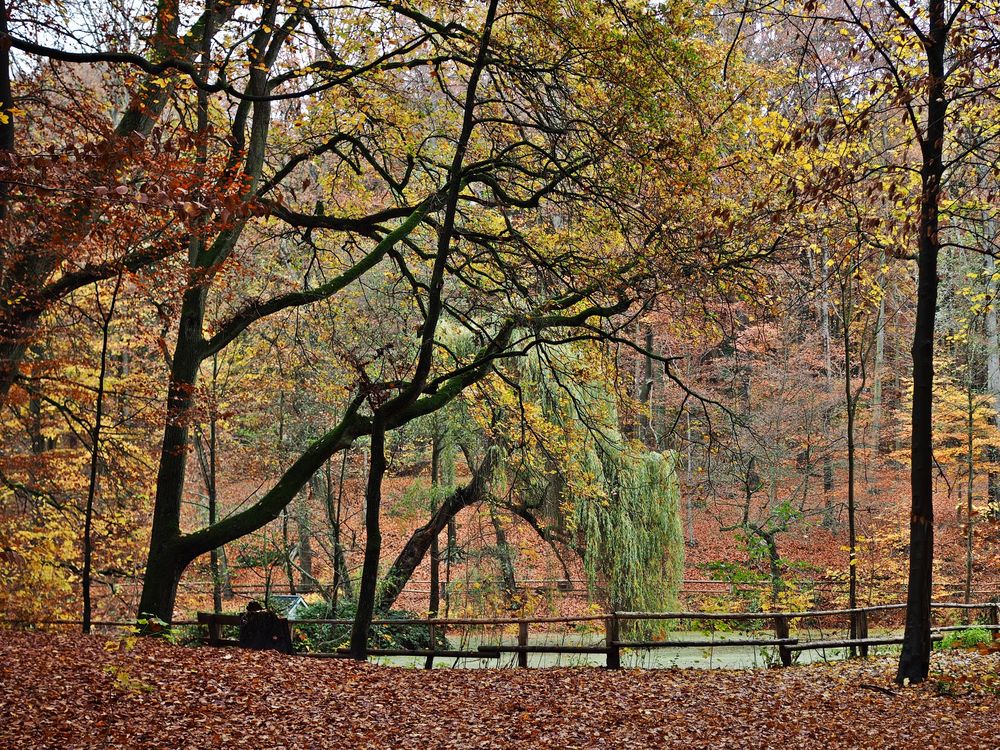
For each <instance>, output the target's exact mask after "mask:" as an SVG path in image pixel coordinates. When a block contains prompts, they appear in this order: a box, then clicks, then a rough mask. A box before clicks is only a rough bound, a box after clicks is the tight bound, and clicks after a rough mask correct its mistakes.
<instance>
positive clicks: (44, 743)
mask: <svg viewBox="0 0 1000 750" xmlns="http://www.w3.org/2000/svg"><path fill="white" fill-rule="evenodd" d="M106 640H107V639H106V638H102V637H96V636H95V637H84V636H65V635H61V636H56V635H47V634H39V633H6V634H5V636H4V638H3V639H2V642H0V715H3V716H5V717H7V720H6V721H5V722H2V723H0V747H4V748H7V747H11V748H13V747H23V748H66V749H71V748H125V747H127V748H137V749H140V750H141V749H144V748H187V747H191V748H199V749H200V750H205V749H206V748H221V747H226V748H286V749H287V750H292V749H293V748H302V749H303V750H306V749H309V750H313V749H316V748H392V749H393V750H404V749H405V748H420V749H421V750H423V749H425V748H465V749H468V748H515V747H516V748H640V749H641V748H675V747H676V748H720V749H721V748H753V749H755V750H756V749H763V748H782V750H791V749H793V748H817V747H823V748H824V750H826V749H833V748H880V749H881V748H917V747H919V748H928V749H934V748H992V747H997V736H998V730H1000V719H998V713H1000V711H998V710H1000V698H998V696H997V694H996V692H995V691H994V687H995V681H994V676H995V674H996V672H997V669H998V667H1000V656H998V655H996V654H991V655H987V656H982V655H979V654H976V653H975V652H961V653H940V652H936V653H935V654H934V656H933V660H932V668H933V670H934V674H933V675H932V677H931V679H930V680H928V681H927V682H926V683H924V684H923V685H920V686H917V687H912V688H906V689H903V688H898V687H896V686H895V685H893V684H892V682H891V678H892V675H893V671H894V667H895V664H894V663H893V662H892V661H891V660H885V659H882V660H871V661H854V662H843V663H836V664H831V665H812V666H805V667H795V668H792V669H784V670H755V671H721V670H716V671H707V670H705V671H702V670H649V671H638V670H623V671H617V672H612V671H607V670H604V669H599V668H575V669H573V668H571V669H530V670H515V669H475V670H473V669H469V670H464V669H453V670H435V671H431V672H427V671H422V670H407V669H399V668H390V667H380V666H374V665H370V664H357V663H354V662H348V661H340V660H336V661H333V660H330V661H327V660H315V659H307V658H302V657H291V656H284V655H281V654H278V653H274V652H251V651H242V650H224V649H207V648H200V649H189V648H181V647H177V646H170V645H168V644H166V643H162V642H153V641H147V640H140V641H139V642H138V643H136V644H135V646H134V647H133V648H131V650H127V651H123V650H119V649H111V650H110V651H109V650H106V649H105V648H104V644H105V642H106ZM112 674H116V675H118V676H119V679H114V678H113V677H112V676H111V675H112ZM122 675H125V676H126V678H127V679H124V680H123V679H120V677H121V676H122ZM949 680H950V681H951V682H952V683H956V684H960V685H961V688H962V690H961V694H958V695H951V694H943V693H942V692H941V691H940V690H939V689H938V688H937V686H938V685H939V683H941V682H942V681H945V682H947V681H949ZM873 688H875V689H873Z"/></svg>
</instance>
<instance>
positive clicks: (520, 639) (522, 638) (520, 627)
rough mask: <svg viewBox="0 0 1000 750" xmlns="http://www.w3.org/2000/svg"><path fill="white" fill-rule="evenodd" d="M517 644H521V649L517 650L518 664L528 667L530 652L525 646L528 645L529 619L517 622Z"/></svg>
mask: <svg viewBox="0 0 1000 750" xmlns="http://www.w3.org/2000/svg"><path fill="white" fill-rule="evenodd" d="M517 645H518V646H521V650H519V651H518V652H517V666H519V667H527V666H528V652H527V651H525V650H524V647H526V646H527V645H528V621H527V620H521V621H520V622H518V623H517Z"/></svg>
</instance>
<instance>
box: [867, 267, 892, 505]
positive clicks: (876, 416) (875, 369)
mask: <svg viewBox="0 0 1000 750" xmlns="http://www.w3.org/2000/svg"><path fill="white" fill-rule="evenodd" d="M878 262H879V277H880V278H881V279H882V284H881V287H882V294H881V295H880V296H879V301H878V318H877V319H876V320H875V363H874V365H873V366H872V440H873V441H874V445H873V446H872V450H871V451H870V452H869V455H870V456H871V457H873V458H875V459H876V460H877V459H878V456H879V455H880V454H881V452H882V366H883V364H884V362H885V294H886V287H887V285H888V281H887V280H886V278H885V274H883V273H882V267H883V266H884V265H885V250H883V251H882V252H881V253H880V254H879V261H878ZM874 489H875V490H876V491H878V485H877V484H876V485H875V486H874Z"/></svg>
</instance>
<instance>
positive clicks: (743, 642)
mask: <svg viewBox="0 0 1000 750" xmlns="http://www.w3.org/2000/svg"><path fill="white" fill-rule="evenodd" d="M931 607H932V609H938V610H946V609H952V610H955V609H957V610H965V611H966V612H967V613H968V614H969V615H971V614H972V613H973V612H975V611H977V610H978V611H981V612H984V613H985V616H986V623H984V624H980V625H976V627H980V628H983V629H986V630H990V631H1000V602H985V603H981V604H959V603H951V602H935V603H932V605H931ZM905 609H906V605H905V604H884V605H876V606H870V607H857V608H854V609H829V610H813V611H804V612H738V613H731V612H610V613H607V614H601V615H589V616H581V617H535V618H423V619H409V620H374V621H373V622H372V625H376V626H377V625H397V626H399V625H408V626H417V627H419V626H424V627H426V628H427V630H428V635H429V643H430V644H432V647H431V648H430V649H403V648H372V649H369V650H368V654H369V655H370V656H414V657H426V658H427V662H426V665H427V667H428V668H429V667H431V666H432V665H433V660H434V658H435V657H437V658H473V659H484V660H485V659H496V658H498V657H499V656H500V655H501V654H505V653H508V654H514V655H515V656H516V660H517V666H519V667H527V666H528V655H529V654H567V655H569V654H587V655H604V657H605V665H606V666H607V668H608V669H619V668H620V667H621V663H622V651H623V650H625V649H634V650H653V649H662V648H732V647H746V646H753V647H759V646H772V647H775V648H776V650H777V655H778V660H779V662H780V664H781V666H785V667H787V666H791V664H792V660H793V654H794V653H795V652H800V651H808V650H820V649H834V648H844V649H850V650H851V652H852V653H855V652H856V653H858V654H860V655H861V656H863V657H866V656H868V652H869V648H870V647H871V646H884V645H893V644H901V643H902V642H903V637H902V635H884V636H875V637H870V636H869V630H868V625H869V618H870V616H871V615H873V614H877V613H880V612H894V611H896V612H902V611H904V610H905ZM828 618H840V619H846V620H847V622H848V624H849V628H848V636H847V637H845V638H841V639H819V640H801V639H799V638H793V637H791V635H790V634H791V631H792V628H791V622H792V621H793V620H802V621H810V620H813V621H815V620H819V619H828ZM669 620H689V621H699V622H704V621H723V622H729V623H733V622H736V623H739V622H759V621H763V622H770V624H771V628H770V631H771V632H772V633H773V637H747V638H727V639H725V640H715V639H712V640H680V639H669V638H666V639H662V640H629V639H627V638H624V637H622V633H623V632H625V631H626V630H627V629H628V628H627V624H628V623H631V622H639V621H642V622H651V621H669ZM198 621H199V622H200V623H202V624H205V625H206V626H207V627H208V639H207V640H208V642H209V643H210V644H212V645H224V644H225V641H224V640H223V639H222V638H221V627H222V626H223V625H238V624H239V616H238V615H213V614H208V613H199V615H198ZM351 624H352V621H351V620H344V619H339V620H289V625H290V626H291V627H292V628H295V627H298V626H307V625H340V626H348V625H351ZM554 625H591V626H596V627H597V628H598V629H601V628H603V630H604V639H603V641H604V642H603V644H601V645H591V646H581V645H565V644H553V645H548V644H531V643H530V642H529V635H530V633H531V629H532V628H533V627H534V628H539V627H545V628H547V629H549V628H551V627H552V626H554ZM463 626H482V627H511V628H513V627H514V626H516V627H517V643H516V644H507V645H504V644H502V643H497V644H490V645H480V646H479V647H478V648H477V649H475V650H463V649H436V648H434V646H433V644H435V643H436V642H437V636H438V634H440V633H446V632H447V631H448V629H449V628H452V629H454V628H458V627H463ZM966 627H968V625H951V626H939V627H934V628H932V640H935V641H938V640H941V639H942V638H943V633H945V632H948V631H956V630H962V629H965V628H966ZM546 632H547V631H546ZM213 633H214V635H213ZM851 634H853V637H851ZM304 655H305V656H311V657H318V658H331V657H332V658H337V657H340V658H342V657H345V656H346V655H347V649H338V650H337V651H336V652H331V653H306V654H304Z"/></svg>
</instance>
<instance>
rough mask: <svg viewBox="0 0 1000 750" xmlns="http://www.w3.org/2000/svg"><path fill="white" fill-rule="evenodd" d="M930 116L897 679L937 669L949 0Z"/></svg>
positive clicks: (931, 58)
mask: <svg viewBox="0 0 1000 750" xmlns="http://www.w3.org/2000/svg"><path fill="white" fill-rule="evenodd" d="M928 21H929V31H928V35H929V37H928V41H927V44H926V45H925V51H926V54H927V61H928V71H927V72H928V76H927V121H926V123H927V124H926V128H925V131H924V134H923V140H922V143H921V150H922V164H921V170H920V176H921V187H922V192H921V196H920V224H919V235H918V238H917V268H918V269H919V272H918V279H917V320H916V325H915V327H914V333H913V412H912V417H911V426H912V435H911V440H910V446H911V447H910V485H911V514H910V572H909V581H908V586H907V596H906V630H905V632H904V634H903V650H902V653H901V654H900V657H899V669H898V670H897V672H896V681H897V682H899V683H900V684H904V683H917V682H922V681H923V680H924V679H926V678H927V674H928V672H929V670H930V656H931V592H932V578H933V565H934V480H933V474H932V471H933V446H932V437H933V429H934V425H933V416H932V411H933V392H934V318H935V311H936V308H937V288H938V275H937V264H938V254H939V252H940V249H941V239H940V237H939V235H938V232H939V226H938V211H939V203H940V196H941V178H942V176H943V174H944V163H943V153H944V138H945V114H946V112H947V106H948V105H947V101H946V98H945V94H946V92H945V68H944V57H945V49H946V45H947V29H946V26H945V6H944V0H929V3H928Z"/></svg>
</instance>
